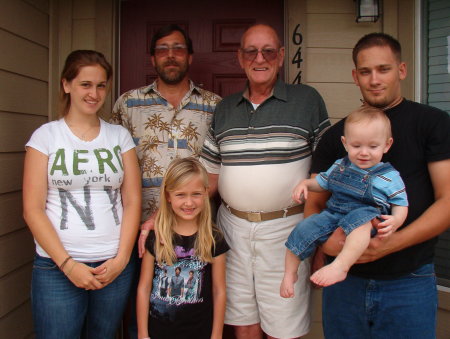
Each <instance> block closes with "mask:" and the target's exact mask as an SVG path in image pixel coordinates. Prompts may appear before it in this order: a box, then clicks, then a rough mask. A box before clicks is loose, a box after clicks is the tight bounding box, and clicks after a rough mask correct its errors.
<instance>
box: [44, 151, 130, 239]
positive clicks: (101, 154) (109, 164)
mask: <svg viewBox="0 0 450 339" xmlns="http://www.w3.org/2000/svg"><path fill="white" fill-rule="evenodd" d="M70 152H71V151H70V150H67V151H66V149H64V148H59V149H58V150H57V151H56V152H55V157H54V159H53V162H52V165H51V166H50V168H49V178H50V184H51V186H53V187H56V188H57V189H58V192H59V198H60V204H61V222H60V229H61V230H64V229H67V228H68V219H69V218H68V208H69V204H70V206H72V207H73V209H74V211H75V212H76V213H77V214H78V216H79V217H80V219H81V221H82V222H83V224H84V225H85V226H86V228H87V229H88V230H94V229H95V223H94V218H93V211H92V208H91V201H92V198H91V191H92V189H93V188H94V189H95V190H96V191H97V192H100V191H102V192H104V194H105V195H107V197H108V200H109V202H110V203H111V209H110V211H111V212H112V214H113V217H114V222H115V224H116V225H120V219H119V215H118V212H117V203H118V200H117V198H118V195H119V194H120V190H119V187H120V184H121V183H122V179H123V174H122V173H123V165H122V159H121V147H120V146H119V145H116V146H115V147H113V149H112V150H109V149H106V148H98V149H93V150H90V151H89V150H80V149H78V150H73V152H72V155H70ZM66 153H68V154H66ZM66 157H70V159H67V160H68V161H67V164H66ZM114 163H115V164H114ZM117 165H119V166H120V172H119V170H118V167H117ZM66 177H68V178H70V179H66ZM112 177H113V179H112ZM81 184H84V185H83V190H82V192H80V191H79V190H78V191H75V192H73V191H72V192H71V189H72V190H73V188H74V187H77V185H78V187H80V185H81ZM112 185H114V186H112ZM75 193H77V194H75ZM77 197H78V200H77ZM79 198H82V199H83V201H79Z"/></svg>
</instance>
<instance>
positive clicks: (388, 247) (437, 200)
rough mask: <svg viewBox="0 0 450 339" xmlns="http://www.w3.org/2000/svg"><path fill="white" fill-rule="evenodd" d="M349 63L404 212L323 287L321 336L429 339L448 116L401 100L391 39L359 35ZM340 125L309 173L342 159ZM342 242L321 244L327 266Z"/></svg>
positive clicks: (311, 206)
mask: <svg viewBox="0 0 450 339" xmlns="http://www.w3.org/2000/svg"><path fill="white" fill-rule="evenodd" d="M353 61H354V63H355V69H354V70H353V72H352V74H353V78H354V81H355V83H356V85H357V86H359V87H360V90H361V93H362V96H363V98H364V101H365V104H368V105H371V106H375V107H379V108H382V109H383V110H384V111H385V112H386V114H387V116H388V117H389V119H390V120H391V124H392V133H393V138H394V143H393V145H392V147H391V149H390V150H389V152H388V153H387V154H386V155H385V156H384V157H383V161H389V162H390V163H391V164H392V165H393V166H394V167H395V168H396V169H397V170H398V171H399V172H400V175H401V177H402V178H403V180H404V182H405V186H406V192H407V195H408V199H409V202H410V208H409V214H408V218H407V220H406V221H405V223H404V226H402V227H401V228H400V229H399V230H398V231H397V232H396V233H394V234H393V235H392V236H391V237H389V238H387V239H381V238H378V237H375V238H373V239H372V240H371V243H370V246H369V248H368V249H367V250H366V252H365V253H364V254H363V255H362V256H361V257H360V259H359V261H358V263H359V264H358V265H354V266H353V267H352V268H351V269H350V271H349V275H348V277H347V279H346V280H344V281H343V282H341V283H338V284H335V285H333V286H330V287H326V288H324V291H323V306H322V312H323V326H324V333H325V337H326V338H354V337H358V338H370V337H372V338H375V337H380V338H390V337H393V336H396V337H398V338H421V339H423V338H434V337H435V325H436V310H437V291H436V280H435V275H434V267H433V256H434V245H435V244H436V241H437V236H438V235H439V234H440V233H442V232H444V231H445V230H447V229H448V228H449V226H450V209H449V208H448V206H449V205H450V175H449V173H450V118H449V115H448V114H447V113H446V112H443V111H440V110H438V109H436V108H433V107H430V106H426V105H421V104H418V103H415V102H412V101H409V100H406V99H404V98H403V97H402V95H401V89H400V82H401V80H403V79H404V78H405V77H406V73H407V71H406V65H405V63H403V62H401V48H400V44H399V43H398V41H397V40H395V39H394V38H392V37H391V36H389V35H387V34H383V33H372V34H369V35H366V36H364V37H363V38H361V39H360V40H359V41H358V43H357V44H356V46H355V48H354V49H353ZM343 125H344V121H340V122H338V123H337V124H336V125H334V126H333V127H331V128H330V129H329V130H328V131H327V132H326V133H325V134H324V136H323V138H322V140H321V141H320V143H319V145H318V147H317V149H316V152H315V154H314V156H313V165H312V169H311V172H312V173H313V175H315V174H317V173H319V172H321V171H323V170H326V169H327V168H328V167H329V166H331V165H332V163H333V162H334V161H335V160H336V159H338V158H340V157H342V156H343V155H345V149H344V148H343V146H342V144H341V142H340V137H341V135H343ZM327 198H328V196H327V195H326V193H325V194H323V193H315V194H310V195H309V197H308V201H307V204H306V207H305V216H307V215H309V214H312V213H315V212H318V211H320V210H321V209H322V208H323V207H324V205H325V202H326V200H327ZM374 223H376V221H374ZM344 240H345V238H344V235H343V232H341V231H336V232H335V233H334V234H333V236H331V237H330V239H329V240H328V241H327V242H326V243H325V244H324V245H323V247H322V250H323V251H324V252H325V253H326V254H327V255H329V257H328V260H332V256H336V255H337V254H338V253H339V251H340V250H341V249H342V242H343V241H344Z"/></svg>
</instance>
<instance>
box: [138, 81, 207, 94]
mask: <svg viewBox="0 0 450 339" xmlns="http://www.w3.org/2000/svg"><path fill="white" fill-rule="evenodd" d="M201 90H202V89H201V88H200V87H198V86H196V85H195V84H194V82H193V81H192V80H190V79H189V90H188V94H189V96H190V95H191V94H192V93H193V92H196V93H197V94H200V93H201ZM141 92H142V93H143V94H148V93H150V92H153V93H155V94H157V95H159V96H161V94H160V93H159V91H158V86H157V80H155V81H153V82H152V83H151V84H150V85H148V86H145V87H142V89H141Z"/></svg>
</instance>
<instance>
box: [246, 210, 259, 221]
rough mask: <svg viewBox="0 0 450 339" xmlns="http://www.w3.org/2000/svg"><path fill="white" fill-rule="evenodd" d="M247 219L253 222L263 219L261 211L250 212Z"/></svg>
mask: <svg viewBox="0 0 450 339" xmlns="http://www.w3.org/2000/svg"><path fill="white" fill-rule="evenodd" d="M247 220H248V221H251V222H260V221H261V213H260V212H248V213H247Z"/></svg>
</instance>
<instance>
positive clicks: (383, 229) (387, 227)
mask: <svg viewBox="0 0 450 339" xmlns="http://www.w3.org/2000/svg"><path fill="white" fill-rule="evenodd" d="M381 219H383V220H384V221H382V222H380V223H378V225H377V226H376V228H377V230H378V233H377V237H378V238H386V237H388V236H390V235H392V233H394V232H395V231H396V230H397V228H398V227H399V226H400V225H398V223H397V219H396V218H395V217H394V216H393V215H381Z"/></svg>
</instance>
